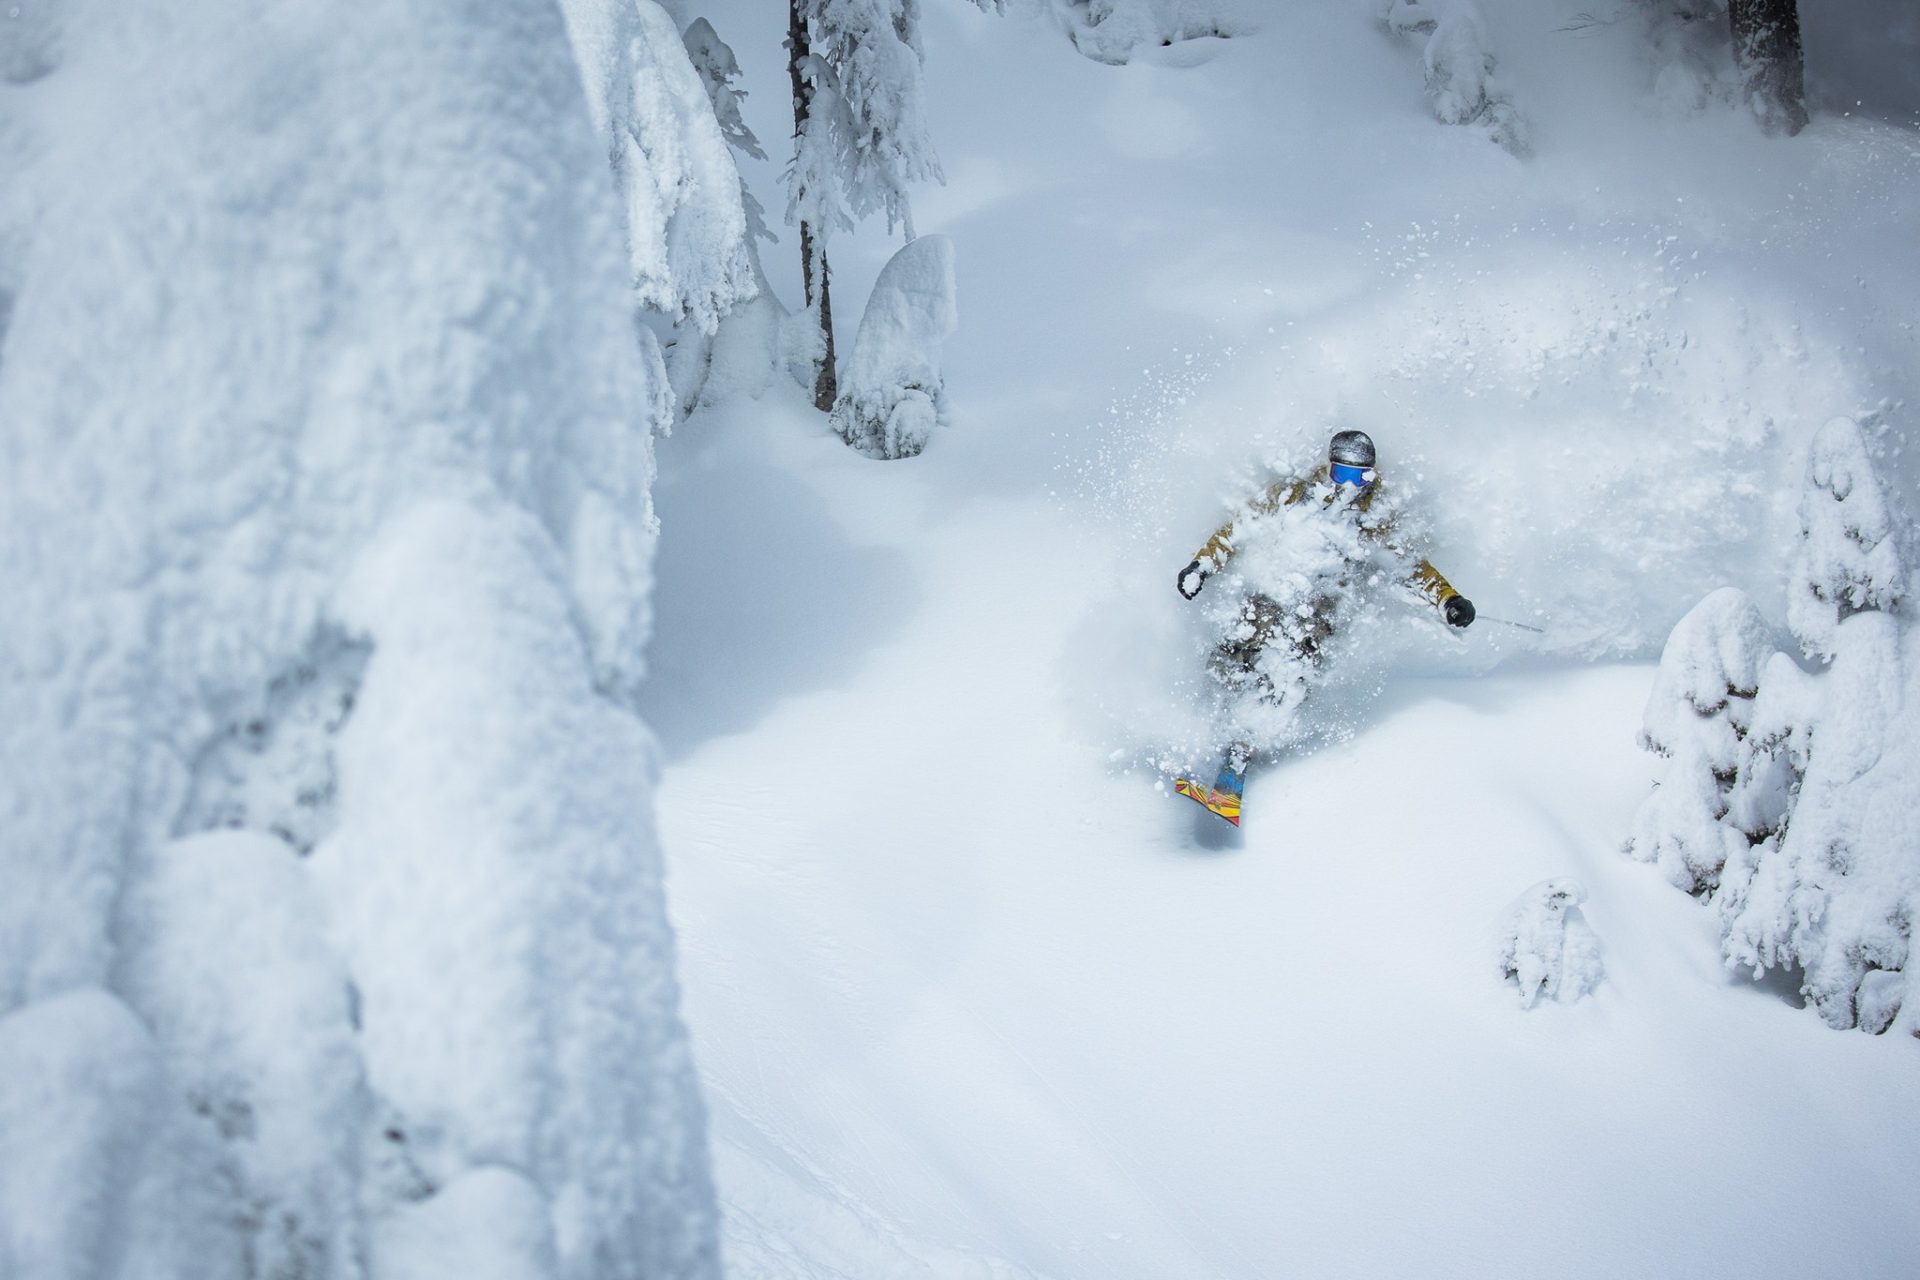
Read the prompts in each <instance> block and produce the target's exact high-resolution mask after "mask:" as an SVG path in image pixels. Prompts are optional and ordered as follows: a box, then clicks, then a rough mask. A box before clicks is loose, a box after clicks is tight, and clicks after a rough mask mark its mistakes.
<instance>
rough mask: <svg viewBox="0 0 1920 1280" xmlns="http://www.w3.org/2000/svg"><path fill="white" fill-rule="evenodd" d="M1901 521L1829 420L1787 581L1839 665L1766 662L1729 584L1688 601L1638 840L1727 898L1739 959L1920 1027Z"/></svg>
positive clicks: (1919, 801) (1701, 887)
mask: <svg viewBox="0 0 1920 1280" xmlns="http://www.w3.org/2000/svg"><path fill="white" fill-rule="evenodd" d="M1896 529H1897V523H1896V521H1895V520H1894V517H1893V513H1892V511H1891V510H1890V508H1889V506H1888V504H1887V502H1886V500H1885V496H1884V494H1883V493H1882V492H1881V489H1880V486H1879V483H1878V481H1877V480H1876V478H1875V476H1874V473H1873V465H1872V461H1871V459H1870V457H1869V455H1868V452H1867V446H1866V442H1865V440H1864V438H1863V437H1862V436H1861V433H1860V429H1859V427H1858V426H1857V425H1856V424H1855V423H1853V422H1852V421H1851V420H1849V419H1845V418H1837V419H1834V420H1833V421H1831V422H1828V423H1827V424H1826V425H1825V426H1823V427H1822V428H1821V429H1820V430H1819V431H1818V432H1817V433H1816V434H1815V436H1814V438H1813V441H1812V444H1811V447H1810V449H1809V451H1808V461H1807V472H1806V478H1805V483H1804V485H1803V487H1802V490H1801V496H1800V532H1799V537H1798V538H1797V539H1796V541H1795V544H1794V548H1793V553H1792V556H1791V558H1790V562H1789V567H1788V586H1787V619H1788V623H1789V625H1790V627H1791V629H1792V631H1793V633H1794V636H1795V638H1796V639H1797V640H1798V641H1799V643H1800V647H1801V649H1802V651H1803V652H1804V653H1805V654H1806V655H1807V656H1808V657H1810V658H1812V659H1815V660H1816V661H1819V662H1820V663H1822V669H1819V670H1816V671H1814V672H1808V671H1805V670H1803V669H1802V668H1801V667H1800V666H1799V664H1798V663H1796V662H1795V661H1794V660H1793V658H1791V657H1790V656H1788V655H1787V654H1784V653H1773V654H1771V655H1770V656H1765V657H1764V658H1763V657H1762V656H1761V655H1762V653H1763V650H1764V647H1765V646H1764V635H1765V629H1764V625H1763V624H1762V623H1760V622H1759V620H1758V619H1757V617H1756V616H1755V615H1754V614H1753V612H1752V609H1751V606H1750V605H1748V604H1746V603H1745V602H1744V600H1735V599H1733V598H1732V595H1731V593H1727V592H1718V593H1715V595H1714V596H1710V597H1708V599H1707V600H1706V601H1703V602H1702V604H1701V605H1700V606H1699V607H1698V608H1696V609H1695V610H1694V611H1693V612H1692V613H1690V614H1688V615H1687V617H1686V618H1685V619H1683V620H1682V622H1681V624H1680V626H1679V627H1677V628H1676V629H1675V631H1674V635H1673V638H1672V639H1671V640H1670V641H1669V642H1668V646H1667V649H1668V652H1667V655H1666V656H1664V657H1663V658H1662V661H1661V674H1660V676H1659V678H1658V679H1657V681H1656V685H1655V691H1654V695H1653V697H1652V698H1651V699H1650V700H1649V703H1648V713H1647V729H1646V732H1645V734H1644V735H1643V738H1642V741H1643V744H1644V745H1646V746H1648V747H1650V748H1652V749H1655V750H1659V751H1661V752H1662V754H1663V755H1665V756H1666V757H1667V760H1666V764H1665V766H1664V768H1663V770H1662V776H1661V781H1660V789H1659V790H1658V791H1656V792H1655V793H1654V796H1653V797H1652V798H1651V799H1649V801H1648V802H1647V804H1646V805H1644V806H1643V807H1642V809H1641V813H1640V817H1639V819H1638V820H1637V822H1636V833H1635V835H1634V837H1633V839H1632V840H1631V841H1630V842H1629V848H1630V849H1632V851H1633V852H1634V853H1635V854H1636V856H1639V857H1642V858H1644V859H1647V860H1653V861H1658V862H1659V863H1660V864H1661V866H1662V868H1663V869H1665V870H1668V872H1669V875H1670V877H1671V878H1673V879H1675V881H1676V883H1679V884H1681V885H1682V887H1684V888H1690V889H1691V890H1693V891H1694V892H1702V893H1705V894H1706V895H1707V896H1708V897H1709V898H1710V900H1711V901H1712V903H1713V906H1714V910H1715V913H1716V916H1717V917H1718V920H1719V923H1720V929H1721V950H1722V954H1723V955H1724V956H1725V958H1726V961H1727V963H1728V964H1729V965H1734V966H1741V967H1746V968H1749V969H1751V970H1752V971H1753V973H1754V975H1755V976H1756V977H1757V976H1759V975H1760V974H1762V973H1764V972H1765V971H1767V970H1769V969H1776V968H1786V969H1795V968H1797V969H1799V970H1800V971H1801V973H1802V975H1803V977H1802V990H1803V992H1804V993H1805V994H1806V996H1807V998H1808V1000H1809V1002H1810V1003H1811V1004H1812V1005H1813V1007H1814V1008H1815V1009H1816V1010H1817V1011H1818V1012H1819V1013H1820V1016H1821V1017H1822V1018H1824V1019H1825V1020H1826V1021H1827V1022H1828V1024H1829V1025H1831V1026H1834V1027H1842V1028H1844V1027H1859V1028H1861V1029H1862V1030H1866V1031H1870V1032H1875V1033H1878V1032H1882V1031H1886V1030H1888V1029H1889V1028H1891V1027H1894V1026H1902V1025H1903V1026H1905V1027H1906V1028H1907V1029H1908V1030H1910V1031H1912V1032H1913V1033H1915V1034H1917V1035H1920V999H1916V997H1917V996H1920V992H1917V991H1916V985H1915V973H1914V971H1920V966H1916V965H1910V964H1909V959H1910V956H1911V946H1912V936H1913V925H1914V921H1915V918H1916V916H1920V847H1917V846H1916V845H1915V842H1914V840H1913V835H1912V822H1913V814H1914V813H1916V812H1920V629H1916V628H1914V627H1911V626H1909V625H1907V623H1906V620H1905V618H1904V617H1903V616H1902V615H1901V614H1900V612H1899V604H1900V599H1901V592H1902V589H1903V583H1904V574H1905V570H1904V566H1903V564H1902V562H1901V556H1900V552H1899V540H1898V538H1897V536H1896ZM1756 668H1757V676H1756V675H1755V674H1754V673H1755V670H1756ZM1721 684H1724V685H1725V686H1726V689H1725V695H1724V696H1725V702H1724V707H1722V708H1720V709H1717V710H1716V709H1715V708H1714V707H1713V706H1712V705H1711V704H1712V702H1713V701H1714V699H1715V697H1716V696H1717V695H1716V693H1715V688H1716V686H1718V685H1721ZM1742 686H1748V688H1747V689H1745V690H1743V688H1742ZM1690 715H1691V716H1695V717H1698V718H1697V719H1695V720H1691V721H1690V720H1689V719H1688V717H1689V716H1690ZM1715 856H1721V857H1723V861H1722V863H1721V865H1719V866H1718V867H1714V866H1712V865H1711V862H1712V859H1713V858H1714V857H1715Z"/></svg>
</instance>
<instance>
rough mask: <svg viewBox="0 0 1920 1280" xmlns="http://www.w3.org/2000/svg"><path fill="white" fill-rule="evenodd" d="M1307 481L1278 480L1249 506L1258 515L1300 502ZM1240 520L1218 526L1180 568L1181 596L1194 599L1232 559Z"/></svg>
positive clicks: (1269, 513)
mask: <svg viewBox="0 0 1920 1280" xmlns="http://www.w3.org/2000/svg"><path fill="white" fill-rule="evenodd" d="M1307 483H1308V482H1307V481H1305V480H1281V481H1278V482H1276V483H1275V484H1273V485H1271V486H1270V487H1269V488H1268V489H1267V491H1266V492H1265V493H1263V494H1261V495H1260V496H1259V497H1257V498H1255V499H1254V500H1253V501H1252V502H1250V503H1248V504H1247V509H1248V510H1249V511H1251V512H1253V513H1254V514H1255V515H1272V514H1273V513H1274V512H1275V511H1278V510H1279V509H1280V508H1281V507H1290V506H1292V505H1293V504H1294V503H1296V502H1298V501H1300V496H1301V495H1302V494H1304V493H1305V492H1306V491H1307ZM1239 523H1240V522H1239V521H1238V520H1237V519H1233V520H1229V521H1227V522H1226V523H1225V524H1223V525H1221V526H1220V527H1219V528H1218V529H1216V530H1215V531H1214V534H1213V536H1212V537H1211V538H1208V539H1207V544H1206V545H1205V546H1204V547H1201V548H1200V550H1199V551H1198V552H1197V553H1196V554H1195V555H1194V557H1193V561H1192V563H1190V564H1188V565H1187V567H1186V568H1184V569H1182V570H1181V571H1180V576H1179V577H1178V578H1176V579H1175V580H1174V585H1175V586H1177V587H1178V588H1179V590H1180V594H1181V595H1183V596H1185V597H1186V598H1187V599H1189V600H1191V599H1193V598H1194V597H1195V596H1197V595H1199V594H1200V588H1201V587H1202V586H1203V585H1205V583H1206V581H1207V579H1208V578H1209V577H1211V576H1213V575H1214V574H1216V573H1218V572H1219V571H1220V570H1222V569H1224V568H1226V567H1227V562H1228V561H1229V560H1232V559H1233V531H1234V529H1235V528H1236V527H1237V526H1238V525H1239Z"/></svg>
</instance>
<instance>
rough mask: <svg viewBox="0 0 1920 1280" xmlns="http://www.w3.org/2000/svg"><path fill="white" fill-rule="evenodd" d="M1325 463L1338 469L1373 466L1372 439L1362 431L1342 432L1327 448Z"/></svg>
mask: <svg viewBox="0 0 1920 1280" xmlns="http://www.w3.org/2000/svg"><path fill="white" fill-rule="evenodd" d="M1327 461H1328V462H1329V463H1331V464H1333V465H1334V466H1338V467H1370V466H1372V465H1373V437H1372V436H1369V435H1368V434H1367V433H1366V432H1364V431H1342V432H1340V433H1339V434H1338V435H1336V436H1334V438H1333V443H1332V444H1330V445H1328V446H1327Z"/></svg>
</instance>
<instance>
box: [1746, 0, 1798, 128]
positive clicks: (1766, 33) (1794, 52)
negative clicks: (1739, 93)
mask: <svg viewBox="0 0 1920 1280" xmlns="http://www.w3.org/2000/svg"><path fill="white" fill-rule="evenodd" d="M1727 15H1728V18H1729V19H1730V20H1731V23H1732V27H1733V56H1734V60H1735V61H1736V62H1738V63H1739V65H1740V75H1741V77H1742V79H1743V80H1744V81H1745V84H1746V89H1747V102H1748V105H1750V106H1751V107H1752V108H1753V110H1754V113H1755V114H1756V115H1758V116H1759V117H1760V123H1761V124H1762V125H1764V126H1765V127H1766V128H1767V130H1768V131H1769V132H1772V133H1786V134H1795V133H1798V132H1800V130H1802V129H1804V128H1806V125H1807V90H1806V58H1805V54H1804V53H1803V52H1802V49H1801V46H1800V7H1799V4H1798V3H1797V0H1729V3H1728V5H1727Z"/></svg>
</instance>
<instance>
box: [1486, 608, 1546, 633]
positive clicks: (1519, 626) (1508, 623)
mask: <svg viewBox="0 0 1920 1280" xmlns="http://www.w3.org/2000/svg"><path fill="white" fill-rule="evenodd" d="M1474 618H1475V620H1476V621H1479V622H1497V623H1499V624H1500V625H1501V626H1503V627H1513V628H1515V629H1516V630H1520V631H1531V632H1533V633H1534V634H1535V635H1537V636H1543V635H1545V634H1547V629H1546V628H1545V627H1530V626H1528V625H1527V624H1526V623H1524V622H1515V621H1513V620H1512V619H1510V618H1495V617H1491V616H1489V615H1488V614H1484V613H1480V614H1475V615H1474Z"/></svg>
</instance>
